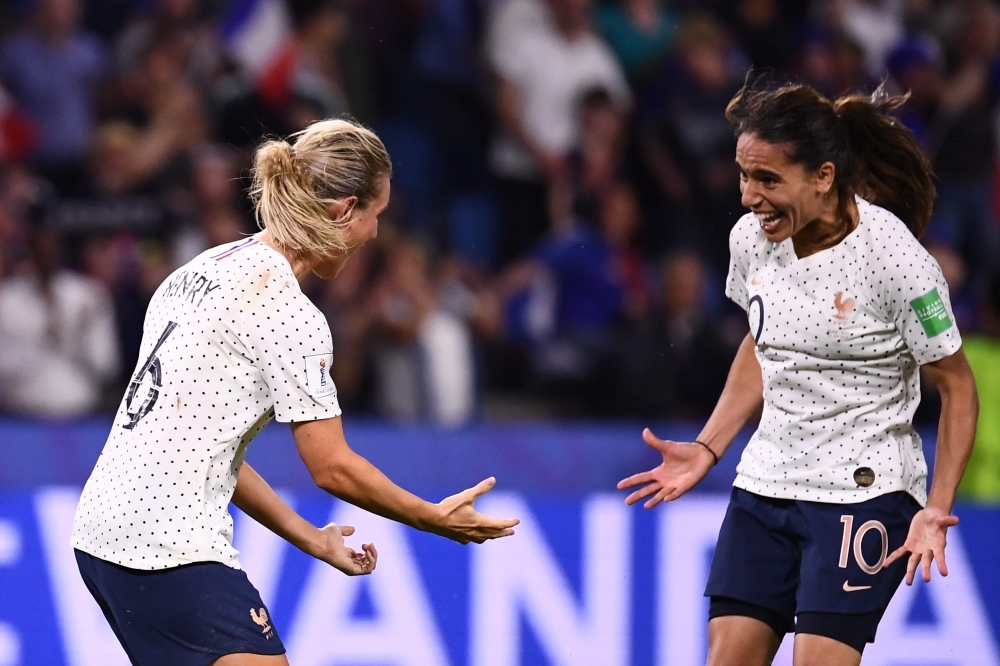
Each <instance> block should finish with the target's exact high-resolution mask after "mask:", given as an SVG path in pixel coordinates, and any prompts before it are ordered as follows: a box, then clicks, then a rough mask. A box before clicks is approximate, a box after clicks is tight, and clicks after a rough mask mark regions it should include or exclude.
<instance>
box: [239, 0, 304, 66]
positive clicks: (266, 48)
mask: <svg viewBox="0 0 1000 666" xmlns="http://www.w3.org/2000/svg"><path fill="white" fill-rule="evenodd" d="M291 34H292V21H291V17H290V15H289V13H288V8H287V7H286V6H285V2H284V0H230V1H229V4H228V6H227V7H226V11H225V13H224V14H223V18H222V40H223V43H225V45H226V48H227V49H228V50H229V53H230V54H231V55H232V56H233V58H234V59H235V60H236V62H237V63H239V64H240V66H241V67H242V68H243V70H244V72H246V74H247V75H248V76H249V77H250V79H251V80H252V81H259V80H260V79H261V77H263V76H265V75H266V73H267V72H268V71H269V70H270V69H272V68H273V67H274V64H275V61H276V60H278V59H279V58H280V57H281V56H282V52H283V50H285V49H286V47H287V43H288V39H289V37H290V36H291Z"/></svg>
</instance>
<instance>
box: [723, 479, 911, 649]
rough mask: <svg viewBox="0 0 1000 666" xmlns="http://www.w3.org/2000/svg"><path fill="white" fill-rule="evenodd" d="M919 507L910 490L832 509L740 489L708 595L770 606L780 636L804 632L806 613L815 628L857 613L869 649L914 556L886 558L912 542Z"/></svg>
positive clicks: (734, 498)
mask: <svg viewBox="0 0 1000 666" xmlns="http://www.w3.org/2000/svg"><path fill="white" fill-rule="evenodd" d="M919 510H920V505H919V504H917V501H916V500H914V499H913V498H912V497H911V496H910V495H909V494H907V493H904V492H895V493H888V494H886V495H881V496H879V497H875V498H872V499H870V500H867V501H865V502H859V503H857V504H825V503H820V502H806V501H800V500H786V499H773V498H770V497H762V496H760V495H755V494H753V493H750V492H747V491H746V490H743V489H741V488H733V492H732V495H731V496H730V500H729V508H728V510H727V511H726V518H725V520H724V521H723V523H722V529H721V530H720V531H719V542H718V545H717V546H716V548H715V556H714V557H713V559H712V569H711V573H710V574H709V577H708V585H707V586H706V589H705V595H706V596H709V597H712V599H713V601H715V600H735V601H737V602H744V603H747V604H752V605H754V606H758V607H762V608H764V609H767V610H768V611H770V612H771V615H772V616H773V617H776V618H778V619H779V620H778V621H777V622H768V623H769V624H771V626H772V628H774V629H775V632H776V633H777V634H778V635H779V637H780V636H781V635H782V634H783V631H782V629H783V630H784V631H792V630H793V629H795V628H796V624H795V618H796V616H799V615H801V614H807V615H808V616H809V617H810V625H812V624H814V623H815V617H816V616H815V615H814V614H838V617H840V616H855V617H857V618H858V619H859V622H862V623H864V624H865V625H866V628H865V630H864V631H863V632H862V633H863V634H864V639H863V641H862V642H861V646H862V647H863V645H864V642H865V641H867V642H872V641H873V640H875V629H876V628H877V626H878V622H879V621H880V620H881V618H882V613H884V612H885V608H886V606H888V605H889V600H890V599H892V595H893V594H894V593H895V592H896V588H898V587H899V584H900V582H902V580H903V576H904V575H905V574H906V558H902V559H901V560H897V561H896V562H894V563H893V564H892V565H891V566H889V567H885V566H883V561H884V560H885V558H886V556H887V555H888V554H889V553H891V552H892V551H894V550H895V549H896V548H899V547H900V546H902V545H903V542H904V541H906V535H907V533H908V532H909V528H910V521H911V520H912V519H913V516H914V514H916V513H917V511H919ZM720 614H727V613H720ZM730 614H732V613H730ZM736 614H742V613H736ZM800 619H801V618H800ZM843 619H848V620H849V618H843V617H840V620H843ZM840 620H838V621H840ZM776 625H783V626H776ZM800 631H801V628H800ZM805 633H823V632H822V631H812V630H806V631H805ZM834 637H836V634H834ZM845 642H849V643H850V641H845Z"/></svg>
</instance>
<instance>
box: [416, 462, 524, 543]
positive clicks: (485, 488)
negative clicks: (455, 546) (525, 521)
mask: <svg viewBox="0 0 1000 666" xmlns="http://www.w3.org/2000/svg"><path fill="white" fill-rule="evenodd" d="M496 482H497V480H496V479H495V478H493V477H492V476H491V477H490V478H488V479H485V480H483V481H480V482H479V483H478V484H477V485H475V486H474V487H472V488H468V489H467V490H463V491H462V492H460V493H458V494H457V495H452V496H451V497H447V498H445V499H443V500H441V502H439V503H438V505H437V506H438V509H439V510H440V516H439V518H438V520H437V521H436V524H435V525H434V526H433V527H432V528H431V531H432V532H434V533H435V534H439V535H441V536H443V537H447V538H449V539H451V540H453V541H457V542H459V543H461V544H466V543H469V542H473V543H483V542H484V541H488V540H490V539H499V538H500V537H505V536H510V535H511V534H513V533H514V529H513V528H514V526H515V525H517V524H518V523H520V522H521V521H520V520H518V519H517V518H506V519H501V518H491V517H489V516H484V515H483V514H481V513H479V512H478V511H476V509H475V506H474V505H475V502H476V500H477V499H479V498H480V497H482V496H483V495H485V494H486V493H487V492H489V490H490V489H491V488H493V486H495V485H496Z"/></svg>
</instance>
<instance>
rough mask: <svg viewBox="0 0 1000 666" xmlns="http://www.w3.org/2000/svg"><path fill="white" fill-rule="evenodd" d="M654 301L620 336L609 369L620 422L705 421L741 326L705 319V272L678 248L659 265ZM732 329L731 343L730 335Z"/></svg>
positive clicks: (708, 315) (700, 263) (699, 262)
mask: <svg viewBox="0 0 1000 666" xmlns="http://www.w3.org/2000/svg"><path fill="white" fill-rule="evenodd" d="M660 285H661V286H660V293H661V297H660V300H659V302H658V303H657V304H656V306H655V307H654V308H653V309H652V311H651V312H650V313H649V314H648V315H647V316H645V317H643V318H642V319H640V320H638V321H636V322H635V324H634V325H632V326H631V327H630V329H629V331H628V332H627V333H626V334H625V335H624V336H623V338H622V341H621V344H620V345H619V349H620V362H619V363H618V364H617V367H618V370H619V375H618V387H619V388H618V394H617V396H616V397H617V399H618V403H619V405H620V407H619V409H620V412H621V413H622V414H623V415H626V416H642V417H647V418H679V419H702V418H707V417H708V415H709V414H711V412H712V407H714V406H715V400H716V398H717V396H718V395H719V392H720V391H721V390H722V387H723V386H724V385H725V383H726V375H727V374H728V372H729V365H730V363H731V362H732V359H733V355H734V354H735V353H736V348H737V347H738V346H739V341H740V339H741V338H742V335H743V334H744V332H745V331H744V330H743V329H744V328H745V327H742V326H741V325H740V323H739V322H738V321H732V320H731V321H728V322H727V321H725V320H722V319H720V318H718V317H714V316H712V314H711V313H709V311H708V308H707V307H706V303H707V301H708V269H707V267H706V266H705V262H704V261H703V260H702V259H701V258H700V257H699V256H698V255H697V254H696V253H694V252H691V251H687V250H680V251H678V252H676V253H674V254H672V255H670V256H668V257H667V258H666V259H664V261H663V263H662V269H661V272H660ZM734 331H735V343H734V340H732V339H728V338H732V337H733V335H729V336H728V337H727V334H732V333H733V332H734Z"/></svg>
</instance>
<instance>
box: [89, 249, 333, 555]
mask: <svg viewBox="0 0 1000 666" xmlns="http://www.w3.org/2000/svg"><path fill="white" fill-rule="evenodd" d="M332 362H333V340H332V337H331V335H330V327H329V325H328V324H327V322H326V319H325V318H324V317H323V315H322V314H321V313H320V311H319V310H318V309H317V308H316V307H315V306H314V305H313V304H312V303H311V302H310V301H309V299H308V298H306V296H305V295H304V294H303V293H302V291H301V289H300V288H299V283H298V281H297V280H296V279H295V275H294V274H293V273H292V268H291V266H290V265H289V263H288V261H287V260H286V259H285V258H284V257H283V256H282V255H281V254H280V253H278V252H277V251H276V250H274V249H273V248H270V247H268V246H266V245H264V244H263V243H260V242H259V241H257V240H256V239H253V238H248V239H245V240H242V241H237V242H235V243H230V244H228V245H223V246H220V247H217V248H213V249H211V250H208V251H207V252H205V253H203V254H201V255H199V256H198V257H196V258H195V259H193V260H192V261H191V262H190V263H188V264H187V265H185V266H183V267H181V268H179V269H178V270H176V271H175V272H174V273H173V274H172V275H170V277H168V278H167V279H166V280H165V281H164V282H163V284H161V285H160V287H159V288H158V289H157V290H156V293H155V294H154V295H153V298H152V300H151V302H150V304H149V309H148V310H147V312H146V320H145V323H144V325H143V338H142V346H141V349H140V353H139V365H138V366H137V368H136V370H135V373H134V374H133V376H132V381H131V383H130V384H129V387H128V390H127V391H126V394H125V397H124V398H123V399H122V403H121V405H120V406H119V408H118V413H117V414H116V416H115V421H114V425H113V426H112V429H111V434H110V435H109V437H108V440H107V443H106V444H105V445H104V450H103V451H102V452H101V456H100V458H99V459H98V461H97V465H96V466H95V467H94V471H93V472H92V473H91V475H90V479H89V480H88V481H87V484H86V486H85V487H84V490H83V495H82V497H81V498H80V504H79V507H78V508H77V512H76V519H75V521H74V524H73V537H72V545H73V547H74V548H77V549H79V550H82V551H84V552H87V553H90V554H91V555H93V556H95V557H98V558H101V559H103V560H106V561H108V562H113V563H115V564H119V565H122V566H125V567H129V568H132V569H146V570H151V569H166V568H169V567H175V566H178V565H181V564H188V563H191V562H205V561H212V562H221V563H222V564H225V565H227V566H230V567H233V568H237V569H238V568H239V561H238V559H237V555H238V553H237V551H236V550H235V549H234V548H233V546H232V536H233V523H232V518H231V517H230V515H229V511H228V507H229V502H230V500H231V499H232V496H233V491H234V490H235V488H236V479H237V476H238V475H239V470H240V466H241V465H242V463H243V458H244V455H245V453H246V448H247V445H248V444H249V443H250V440H251V439H253V437H254V436H255V435H256V434H257V433H258V432H259V431H260V430H261V429H262V428H263V427H264V426H265V425H266V424H267V423H268V422H269V421H270V420H271V418H277V420H278V421H282V422H291V421H310V420H316V419H325V418H332V417H335V416H339V415H340V406H339V404H338V402H337V390H336V387H335V386H334V384H333V380H332V379H331V377H330V366H331V364H332Z"/></svg>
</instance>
